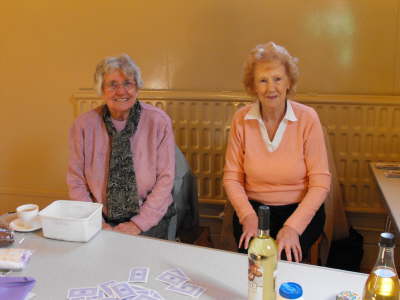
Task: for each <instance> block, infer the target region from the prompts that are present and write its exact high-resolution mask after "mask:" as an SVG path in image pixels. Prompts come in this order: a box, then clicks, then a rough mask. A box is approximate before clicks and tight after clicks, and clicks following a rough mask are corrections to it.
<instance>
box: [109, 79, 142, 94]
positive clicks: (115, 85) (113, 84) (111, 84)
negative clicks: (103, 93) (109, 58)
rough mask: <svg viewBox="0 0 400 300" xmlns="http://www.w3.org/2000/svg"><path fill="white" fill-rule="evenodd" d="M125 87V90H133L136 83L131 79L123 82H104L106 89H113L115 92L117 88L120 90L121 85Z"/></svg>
mask: <svg viewBox="0 0 400 300" xmlns="http://www.w3.org/2000/svg"><path fill="white" fill-rule="evenodd" d="M121 86H122V87H123V88H124V89H125V90H131V89H133V88H134V87H135V86H136V84H135V82H133V81H130V80H126V81H124V82H122V83H118V82H116V81H111V82H107V83H105V84H104V89H105V90H108V91H111V92H115V91H116V90H118V89H119V88H120V87H121Z"/></svg>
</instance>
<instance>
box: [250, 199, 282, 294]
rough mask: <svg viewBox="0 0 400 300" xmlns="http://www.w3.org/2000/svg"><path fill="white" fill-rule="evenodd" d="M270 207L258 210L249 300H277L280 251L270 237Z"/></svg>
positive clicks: (251, 250)
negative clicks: (276, 285)
mask: <svg viewBox="0 0 400 300" xmlns="http://www.w3.org/2000/svg"><path fill="white" fill-rule="evenodd" d="M269 216H270V211H269V207H268V206H265V205H263V206H260V207H259V208H258V232H257V236H256V237H254V238H253V239H252V240H251V242H250V246H249V250H248V256H249V269H248V280H249V290H248V293H249V300H275V299H276V292H275V278H276V267H277V263H278V259H277V258H278V251H277V247H276V244H275V241H274V240H273V239H272V238H271V237H270V236H269Z"/></svg>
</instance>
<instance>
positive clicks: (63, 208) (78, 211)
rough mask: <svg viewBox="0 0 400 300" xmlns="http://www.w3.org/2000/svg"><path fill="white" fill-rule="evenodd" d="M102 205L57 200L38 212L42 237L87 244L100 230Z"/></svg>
mask: <svg viewBox="0 0 400 300" xmlns="http://www.w3.org/2000/svg"><path fill="white" fill-rule="evenodd" d="M102 207H103V205H102V204H99V203H93V202H84V201H73V200H57V201H54V202H53V203H51V204H50V205H49V206H47V207H46V208H44V209H43V210H41V211H40V213H39V216H40V220H41V222H42V228H43V235H44V236H45V237H47V238H51V239H58V240H64V241H73V242H87V241H89V240H90V239H91V238H92V237H93V236H94V235H95V234H96V233H97V232H99V231H100V229H101V222H102V217H101V211H102Z"/></svg>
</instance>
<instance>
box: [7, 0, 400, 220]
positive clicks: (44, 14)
mask: <svg viewBox="0 0 400 300" xmlns="http://www.w3.org/2000/svg"><path fill="white" fill-rule="evenodd" d="M399 4H400V0H385V1H360V0H359V1H350V0H303V1H294V0H292V1H289V0H281V1H268V0H262V1H261V0H247V1H244V0H231V1H228V0H218V1H216V0H198V1H194V0H192V1H191V0H168V1H164V0H146V1H145V0H140V1H139V0H129V1H109V0H107V1H105V0H101V1H100V0H98V1H80V0H79V1H77V0H74V1H66V0H64V1H50V0H49V1H45V0H36V1H8V2H4V3H2V9H1V10H0V25H1V26H0V37H1V39H0V66H1V70H2V72H1V75H0V82H1V83H0V99H1V101H2V112H3V113H2V116H1V118H0V127H1V130H0V132H1V144H0V166H1V167H0V201H1V202H0V212H4V211H6V210H11V209H13V208H14V207H15V206H16V205H17V204H18V203H21V202H27V201H31V199H32V201H35V202H38V203H40V204H41V205H42V206H43V205H45V204H46V203H48V201H50V200H54V199H57V198H63V197H66V186H65V171H66V160H67V131H68V128H69V126H70V125H71V122H72V120H73V106H72V104H71V103H70V102H69V99H70V97H71V95H72V94H73V93H74V92H76V90H77V89H78V88H85V87H91V82H92V73H93V70H94V67H95V65H96V63H97V62H98V61H99V60H100V59H101V58H103V57H104V56H107V55H112V54H118V53H121V52H126V53H128V54H130V55H131V56H132V57H133V58H134V59H135V60H136V61H137V63H138V64H139V65H140V66H141V67H142V70H143V75H144V80H145V88H147V89H185V90H202V91H211V90H213V91H220V90H234V91H235V90H241V83H240V74H241V66H242V63H243V59H244V57H245V55H246V54H247V52H248V50H249V49H250V48H252V47H254V46H255V45H256V44H258V43H261V42H265V41H268V40H274V41H276V42H277V43H280V44H283V45H285V46H286V47H287V48H288V50H289V51H290V52H292V53H293V54H294V55H296V56H297V57H299V59H300V68H301V81H300V86H299V91H300V92H302V93H317V94H318V93H333V94H343V93H346V94H390V95H391V94H396V95H398V94H399V93H400V83H399V82H400V81H399V76H400V75H399V70H400V59H399V53H400V51H398V50H399V38H398V37H399V32H400V31H399V28H400V24H399V22H398V20H399V18H398V11H399Z"/></svg>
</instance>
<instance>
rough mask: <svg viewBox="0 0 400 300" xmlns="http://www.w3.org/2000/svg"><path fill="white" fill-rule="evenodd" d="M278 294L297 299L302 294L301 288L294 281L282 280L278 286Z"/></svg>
mask: <svg viewBox="0 0 400 300" xmlns="http://www.w3.org/2000/svg"><path fill="white" fill-rule="evenodd" d="M279 295H281V296H282V297H284V298H286V299H298V298H300V297H301V296H303V289H302V288H301V286H300V284H298V283H296V282H284V283H282V284H281V286H280V288H279Z"/></svg>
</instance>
